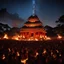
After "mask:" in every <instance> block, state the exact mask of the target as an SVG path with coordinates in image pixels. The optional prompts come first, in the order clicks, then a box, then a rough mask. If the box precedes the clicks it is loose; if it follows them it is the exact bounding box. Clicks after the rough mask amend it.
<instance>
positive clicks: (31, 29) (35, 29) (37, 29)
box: [21, 28, 46, 33]
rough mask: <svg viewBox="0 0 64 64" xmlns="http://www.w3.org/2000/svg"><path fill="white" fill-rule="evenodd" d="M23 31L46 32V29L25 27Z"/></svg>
mask: <svg viewBox="0 0 64 64" xmlns="http://www.w3.org/2000/svg"><path fill="white" fill-rule="evenodd" d="M21 32H43V33H46V31H45V30H44V29H42V28H29V29H28V28H25V29H21Z"/></svg>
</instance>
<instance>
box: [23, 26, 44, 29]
mask: <svg viewBox="0 0 64 64" xmlns="http://www.w3.org/2000/svg"><path fill="white" fill-rule="evenodd" d="M22 28H24V29H25V28H43V26H34V27H32V26H30V27H29V26H23V27H22Z"/></svg>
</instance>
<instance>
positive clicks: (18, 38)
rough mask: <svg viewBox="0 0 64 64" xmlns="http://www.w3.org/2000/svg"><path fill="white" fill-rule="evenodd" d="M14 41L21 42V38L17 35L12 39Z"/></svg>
mask: <svg viewBox="0 0 64 64" xmlns="http://www.w3.org/2000/svg"><path fill="white" fill-rule="evenodd" d="M12 39H13V40H20V39H21V36H19V35H15V36H13V37H12Z"/></svg>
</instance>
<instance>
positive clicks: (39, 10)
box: [0, 0, 64, 26]
mask: <svg viewBox="0 0 64 64" xmlns="http://www.w3.org/2000/svg"><path fill="white" fill-rule="evenodd" d="M1 8H7V11H8V12H9V13H13V14H14V13H18V14H19V16H20V17H21V18H23V19H24V20H27V18H28V17H29V16H30V15H31V14H32V0H0V9H1ZM36 14H37V15H38V17H39V18H40V20H41V21H42V22H43V24H44V25H50V26H55V21H56V20H57V19H58V18H59V17H60V16H61V15H64V0H36Z"/></svg>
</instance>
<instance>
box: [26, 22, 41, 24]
mask: <svg viewBox="0 0 64 64" xmlns="http://www.w3.org/2000/svg"><path fill="white" fill-rule="evenodd" d="M35 23H41V24H42V22H40V21H35V22H30V21H27V22H26V23H25V24H35Z"/></svg>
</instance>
